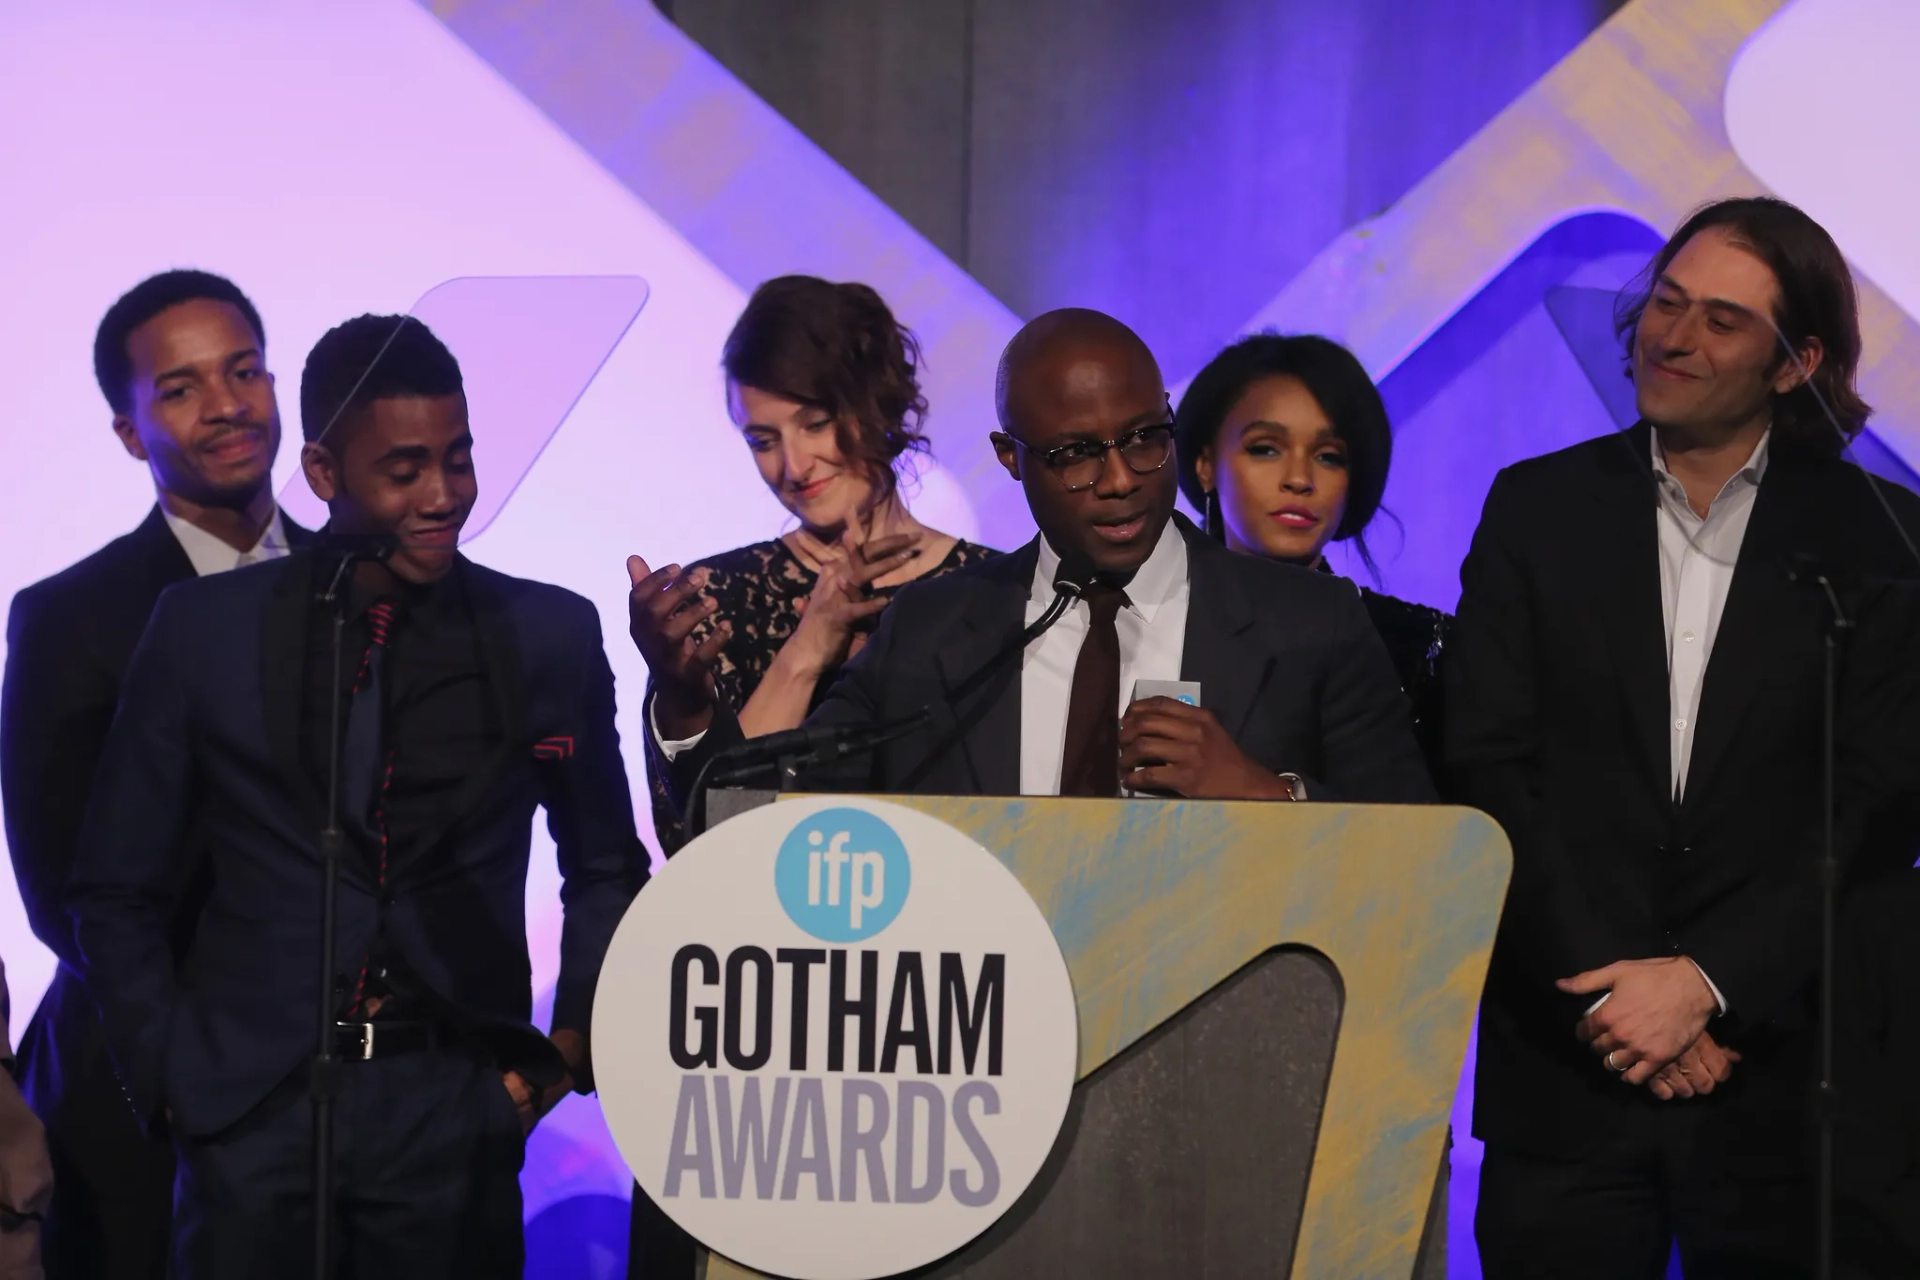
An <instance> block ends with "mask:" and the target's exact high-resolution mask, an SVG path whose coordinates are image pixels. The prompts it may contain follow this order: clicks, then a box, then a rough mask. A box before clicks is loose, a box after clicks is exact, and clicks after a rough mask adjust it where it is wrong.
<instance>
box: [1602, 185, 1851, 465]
mask: <svg viewBox="0 0 1920 1280" xmlns="http://www.w3.org/2000/svg"><path fill="white" fill-rule="evenodd" d="M1713 227H1719V228H1722V229H1723V230H1725V232H1726V233H1727V236H1728V238H1729V239H1731V240H1732V241H1733V243H1735V244H1737V245H1739V246H1740V247H1741V248H1743V249H1745V250H1747V251H1748V252H1749V253H1752V254H1753V255H1754V256H1755V257H1757V258H1759V259H1760V260H1761V261H1762V262H1764V263H1766V264H1767V268H1768V269H1769V270H1771V271H1772V272H1773V278H1774V279H1775V280H1776V281H1778V282H1779V285H1780V301H1779V304H1778V305H1777V306H1776V307H1775V308H1774V313H1773V316H1772V319H1773V323H1774V325H1775V327H1776V328H1777V329H1778V330H1779V335H1780V337H1781V338H1783V339H1785V341H1786V343H1787V344H1790V345H1791V347H1792V349H1793V351H1799V350H1802V349H1803V348H1804V347H1805V346H1806V343H1807V340H1808V339H1809V338H1818V339H1819V340H1820V345H1821V347H1822V349H1823V353H1822V357H1821V360H1820V367H1819V368H1817V369H1815V370H1814V371H1813V377H1812V378H1810V379H1808V380H1807V381H1805V382H1802V383H1801V384H1800V385H1799V386H1797V387H1795V388H1794V389H1793V390H1791V391H1789V392H1787V393H1786V394H1785V395H1783V396H1776V397H1775V399H1774V412H1773V422H1774V427H1775V429H1776V434H1777V435H1778V436H1779V437H1780V438H1782V439H1787V440H1793V441H1796V442H1798V443H1800V444H1803V445H1806V446H1808V447H1810V448H1813V449H1817V450H1819V451H1820V452H1823V453H1827V454H1838V453H1840V452H1841V451H1842V450H1843V449H1844V448H1845V447H1846V445H1847V444H1848V442H1850V441H1851V440H1852V439H1853V438H1854V437H1855V436H1857V435H1859V434H1860V430H1861V428H1862V427H1864V426H1866V425H1867V419H1868V417H1870V416H1871V415H1872V413H1873V407H1872V406H1871V405H1869V404H1868V403H1867V402H1866V401H1865V400H1863V399H1861V398H1860V393H1859V391H1857V390H1856V389H1855V388H1854V375H1855V374H1856V373H1857V372H1858V370H1859V367H1860V303H1859V299H1858V297H1857V295H1856V293H1855V290H1854V286H1853V273H1852V272H1851V271H1849V270H1848V269H1847V260H1846V258H1845V257H1844V256H1843V255H1842V254H1841V252H1840V246H1839V245H1837V244H1835V243H1834V242H1833V237H1832V236H1830V235H1828V234H1827V230H1826V228H1825V227H1822V226H1821V225H1820V224H1819V223H1817V222H1815V221H1814V220H1813V219H1812V218H1810V217H1808V216H1807V215H1806V213H1804V212H1803V211H1802V210H1801V209H1799V208H1798V207H1797V206H1795V205H1791V204H1788V203H1787V202H1786V201H1785V200H1779V199H1775V198H1774V197H1772V196H1737V197H1734V198H1731V199H1727V200H1715V201H1713V202H1712V203H1710V204H1704V205H1701V206H1700V207H1699V208H1698V209H1695V210H1694V211H1693V213H1692V214H1691V215H1689V216H1688V218H1687V220H1686V221H1685V222H1684V223H1682V224H1681V225H1680V229H1679V230H1678V231H1676V232H1674V233H1673V238H1672V239H1671V240H1668V241H1667V243H1666V244H1665V246H1663V247H1662V248H1661V250H1660V252H1659V253H1658V254H1656V255H1655V256H1654V259H1653V261H1652V262H1650V263H1648V264H1647V269H1646V270H1645V271H1643V272H1641V273H1640V275H1639V276H1638V277H1636V278H1635V280H1634V281H1633V283H1632V284H1631V285H1629V286H1628V287H1627V289H1626V290H1625V291H1624V292H1622V294H1621V295H1620V301H1619V305H1618V306H1617V307H1616V308H1615V311H1614V320H1613V322H1614V331H1615V332H1616V333H1617V334H1618V335H1619V338H1620V343H1621V346H1622V348H1623V349H1624V350H1625V352H1626V357H1627V368H1628V373H1629V376H1631V372H1632V367H1633V340H1634V333H1635V330H1637V329H1638V328H1639V326H1640V316H1641V313H1642V312H1644V311H1645V310H1646V309H1647V303H1648V302H1649V301H1650V300H1651V299H1652V297H1653V290H1654V287H1655V286H1656V285H1658V284H1659V283H1660V277H1661V276H1662V275H1664V274H1665V273H1666V270H1667V267H1668V266H1669V265H1670V264H1671V263H1672V262H1673V259H1674V257H1675V256H1676V255H1677V254H1678V253H1679V252H1680V250H1681V249H1683V248H1685V247H1686V244H1687V242H1688V241H1689V240H1691V239H1693V238H1694V237H1695V236H1697V235H1699V234H1700V233H1701V232H1702V231H1706V230H1709V229H1711V228H1713ZM1788 355H1789V352H1788V350H1787V349H1786V347H1784V346H1783V347H1782V348H1781V350H1780V351H1779V353H1778V358H1777V359H1776V360H1775V362H1774V367H1775V369H1776V370H1777V369H1778V368H1779V366H1780V365H1781V364H1783V363H1785V361H1786V360H1787V358H1788ZM1823 401H1824V402H1825V404H1826V409H1829V410H1832V412H1833V421H1832V422H1829V421H1828V420H1827V413H1826V411H1825V410H1823V409H1822V408H1821V404H1822V402H1823ZM1836 425H1837V426H1838V427H1839V436H1838V437H1837V438H1836V437H1835V435H1834V427H1835V426H1836Z"/></svg>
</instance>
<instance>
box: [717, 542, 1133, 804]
mask: <svg viewBox="0 0 1920 1280" xmlns="http://www.w3.org/2000/svg"><path fill="white" fill-rule="evenodd" d="M1094 574H1095V570H1094V567H1093V560H1092V558H1091V557H1089V556H1088V555H1087V554H1086V553H1085V552H1079V551H1076V552H1072V553H1069V554H1068V555H1065V556H1062V557H1061V559H1060V567H1059V568H1058V569H1057V570H1055V571H1054V575H1053V591H1054V595H1053V599H1052V600H1051V601H1050V602H1049V603H1048V605H1047V608H1046V611H1045V612H1043V613H1042V614H1041V615H1040V616H1039V617H1038V618H1036V619H1034V621H1033V622H1032V623H1030V624H1028V625H1027V626H1026V627H1024V628H1023V629H1022V630H1021V631H1020V633H1019V634H1018V635H1016V636H1014V638H1013V639H1012V641H1010V642H1009V643H1008V644H1007V645H1005V646H1004V647H1002V648H1001V649H1000V651H999V652H998V653H995V654H994V655H993V657H992V658H990V659H988V661H987V662H986V663H985V665H983V666H981V667H980V669H979V670H977V671H975V672H973V674H971V675H969V676H968V677H967V678H966V679H965V680H962V681H961V682H960V683H959V684H958V685H956V686H955V687H954V690H953V692H952V694H950V695H949V696H948V699H947V701H948V702H949V703H950V704H951V705H953V706H954V707H955V708H956V710H957V709H958V707H959V705H960V704H961V703H962V702H965V701H966V700H967V699H968V698H969V697H971V696H972V695H973V694H974V693H976V692H978V691H979V689H980V688H981V686H983V685H985V684H986V683H987V681H989V680H991V679H992V678H993V677H994V676H995V675H996V674H998V673H999V672H1000V671H1001V670H1002V669H1004V668H1005V667H1006V665H1007V664H1008V663H1009V662H1011V661H1013V659H1015V658H1017V657H1019V656H1020V655H1021V654H1022V653H1025V652H1026V649H1027V646H1028V645H1030V644H1032V643H1033V642H1034V641H1035V640H1037V639H1038V638H1039V637H1040V636H1041V635H1042V634H1043V633H1044V632H1045V631H1046V630H1047V629H1048V628H1050V627H1052V626H1053V625H1054V624H1055V623H1056V622H1058V621H1060V619H1061V618H1062V617H1064V616H1065V615H1066V612H1067V610H1068V609H1069V608H1071V607H1072V606H1073V602H1074V601H1075V600H1078V599H1079V598H1080V597H1081V596H1083V595H1085V594H1086V590H1087V587H1088V586H1089V585H1090V584H1091V583H1092V582H1093V579H1094ZM932 718H933V709H932V708H931V707H922V708H920V709H919V710H918V711H915V712H913V713H911V714H909V715H905V716H901V717H898V718H897V719H893V720H882V721H878V722H875V723H869V724H840V725H817V726H814V727H812V728H808V727H805V726H802V727H801V728H798V729H785V730H782V731H781V732H779V733H769V734H765V735H763V736H761V737H758V738H749V739H747V740H746V741H744V742H738V743H735V744H734V745H733V746H731V747H728V748H727V749H726V750H725V751H722V752H720V753H718V754H717V755H715V756H714V757H713V758H712V759H711V760H709V761H707V763H706V764H705V765H704V766H702V768H701V770H700V776H699V777H697V778H696V779H694V784H693V787H692V790H691V793H690V794H689V796H688V798H687V806H686V813H687V816H688V818H689V820H690V823H697V824H698V825H697V826H695V834H698V833H699V832H700V831H702V830H704V829H705V826H706V824H705V822H704V821H701V819H703V818H704V817H705V815H704V813H703V812H702V810H701V807H700V800H701V798H702V797H703V796H704V795H705V793H706V791H707V789H708V788H709V787H713V786H719V785H723V784H725V783H730V782H741V781H745V780H747V779H749V778H752V777H755V776H757V775H761V774H764V773H765V772H766V771H767V770H768V769H769V768H770V767H774V766H778V765H779V764H780V762H781V761H789V762H791V764H792V766H793V768H794V770H795V772H798V770H799V769H800V768H802V767H809V766H812V765H816V764H820V763H822V762H823V761H828V760H838V759H841V758H843V757H846V756H849V755H853V754H855V753H856V752H862V751H871V750H873V749H874V748H875V747H879V746H883V745H885V744H886V743H888V742H892V741H893V740H894V739H896V738H901V737H904V736H906V735H907V734H909V733H911V732H913V731H914V730H915V729H918V728H920V727H921V726H922V725H924V724H926V723H927V721H929V720H931V719H932ZM966 727H967V726H966V722H965V721H963V720H956V723H955V725H954V731H953V732H952V733H949V734H948V735H946V736H945V737H943V738H941V740H940V741H939V742H937V743H935V744H934V746H933V748H932V750H930V751H928V752H927V754H926V755H925V756H924V757H923V758H922V759H921V762H920V764H919V766H917V767H916V769H915V770H914V774H913V775H909V778H908V782H907V785H908V786H909V787H910V786H912V785H913V781H914V778H915V777H917V775H918V774H919V773H920V772H921V771H923V770H924V769H925V768H926V767H927V765H928V764H930V763H931V762H933V761H934V760H937V759H939V758H940V757H941V756H942V755H944V754H945V753H946V752H947V751H948V750H949V749H950V748H951V747H952V746H953V744H954V743H955V742H957V741H958V740H959V736H960V734H962V733H964V732H965V731H966ZM696 815H697V816H696Z"/></svg>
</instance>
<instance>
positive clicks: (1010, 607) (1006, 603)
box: [927, 538, 1040, 796]
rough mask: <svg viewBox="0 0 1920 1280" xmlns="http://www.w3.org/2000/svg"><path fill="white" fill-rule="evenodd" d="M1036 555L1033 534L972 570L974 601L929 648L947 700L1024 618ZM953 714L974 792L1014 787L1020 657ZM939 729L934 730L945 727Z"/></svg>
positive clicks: (932, 774) (998, 792)
mask: <svg viewBox="0 0 1920 1280" xmlns="http://www.w3.org/2000/svg"><path fill="white" fill-rule="evenodd" d="M1039 560H1040V541H1039V539H1038V538H1035V539H1034V540H1033V541H1032V542H1029V543H1028V544H1027V545H1026V546H1024V547H1022V548H1020V549H1019V550H1018V551H1012V552H1009V553H1008V554H1006V555H1004V556H1000V557H998V558H996V559H994V560H991V561H989V562H988V563H987V564H986V565H984V566H982V568H981V570H980V573H979V583H980V586H981V588H982V590H981V591H980V592H979V597H980V599H979V601H978V602H977V603H976V604H974V605H973V606H972V607H969V608H968V609H966V611H965V612H963V613H962V614H961V616H960V618H959V619H958V622H959V625H958V626H956V627H954V629H953V633H952V637H951V639H950V640H949V641H948V643H946V644H945V645H943V646H942V647H941V648H939V649H937V650H935V652H934V655H933V662H934V667H935V669H936V670H937V671H938V672H939V673H940V683H941V686H942V687H943V689H944V690H945V692H946V694H947V697H948V699H949V705H952V704H951V699H952V697H953V694H954V692H955V690H956V689H957V688H958V687H959V686H960V685H962V684H964V683H965V682H966V681H967V679H968V678H969V677H971V676H972V675H973V673H974V672H976V671H979V670H980V669H981V668H982V667H984V666H986V664H987V663H989V662H992V661H993V659H994V655H995V654H997V653H999V652H1000V650H1001V648H1002V647H1003V646H1004V645H1006V644H1007V643H1009V642H1010V641H1011V640H1012V639H1013V638H1014V637H1015V636H1016V635H1018V634H1019V632H1020V628H1021V626H1022V625H1024V622H1025V619H1026V602H1027V597H1028V595H1029V594H1030V593H1031V591H1032V587H1033V572H1034V567H1035V565H1037V564H1038V563H1039ZM953 710H954V713H955V714H956V715H957V716H959V717H960V722H961V724H963V725H964V726H965V728H964V730H963V731H962V732H961V736H960V744H959V750H960V754H961V759H962V761H963V762H964V764H965V767H966V770H967V773H968V775H969V778H970V780H971V782H972V784H973V786H974V788H975V789H976V791H977V792H978V793H979V794H980V795H988V796H1013V795H1019V794H1020V661H1019V659H1015V660H1013V661H1011V662H1009V663H1008V664H1007V668H1006V670H1004V671H1003V672H1001V673H1000V674H999V675H997V676H995V677H994V678H993V679H992V680H991V681H989V682H988V684H987V687H986V688H984V689H982V690H980V691H979V692H977V693H974V694H973V695H971V696H970V697H969V698H968V699H967V701H966V705H965V706H956V707H954V708H953ZM951 732H952V730H951V729H943V730H942V731H941V734H942V736H943V737H944V736H945V734H947V733H951ZM930 763H932V764H933V765H934V767H933V768H931V769H929V770H928V771H927V774H928V778H929V779H933V778H937V777H938V776H939V771H938V762H937V761H935V762H930Z"/></svg>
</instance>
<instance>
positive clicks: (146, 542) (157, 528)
mask: <svg viewBox="0 0 1920 1280" xmlns="http://www.w3.org/2000/svg"><path fill="white" fill-rule="evenodd" d="M134 537H135V538H137V539H139V541H140V544H141V545H142V546H143V547H145V548H146V549H147V555H148V564H149V566H150V567H151V568H150V571H151V573H152V575H153V580H154V581H155V582H156V583H159V584H160V585H161V586H162V587H163V588H164V587H170V586H172V585H173V584H174V583H176V582H185V581H186V580H187V579H188V578H191V577H193V576H194V572H193V561H192V560H191V559H189V558H188V556H187V549H186V548H185V547H183V546H181V545H180V539H178V538H176V537H174V536H173V529H172V528H171V527H170V526H169V525H168V524H167V516H166V513H165V512H164V511H162V510H161V509H160V504H159V503H155V504H154V506H153V510H151V511H149V512H148V513H147V518H146V519H145V520H142V521H141V522H140V526H139V528H137V529H135V530H134Z"/></svg>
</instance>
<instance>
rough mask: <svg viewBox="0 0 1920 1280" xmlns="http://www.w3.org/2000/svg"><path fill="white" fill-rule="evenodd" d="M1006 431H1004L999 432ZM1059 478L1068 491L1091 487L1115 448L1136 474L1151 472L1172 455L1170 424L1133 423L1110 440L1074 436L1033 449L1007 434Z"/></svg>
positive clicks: (1141, 474) (1150, 473)
mask: <svg viewBox="0 0 1920 1280" xmlns="http://www.w3.org/2000/svg"><path fill="white" fill-rule="evenodd" d="M1000 434H1005V433H1000ZM1006 438H1007V439H1008V440H1011V441H1012V442H1013V443H1014V444H1017V445H1019V446H1020V447H1021V448H1022V449H1024V450H1026V452H1027V453H1028V454H1029V455H1030V456H1032V457H1034V458H1038V459H1039V460H1040V462H1041V463H1042V464H1043V465H1044V466H1045V467H1046V468H1047V470H1049V471H1051V472H1053V474H1054V475H1056V476H1058V477H1059V478H1060V484H1061V486H1062V487H1063V488H1065V489H1066V491H1067V492H1068V493H1076V492H1078V491H1080V490H1082V489H1091V488H1093V486H1094V485H1096V484H1098V483H1099V482H1100V471H1101V469H1102V468H1103V467H1105V466H1106V465H1107V450H1109V449H1118V450H1119V451H1120V461H1122V462H1124V463H1126V464H1127V470H1129V471H1131V472H1133V474H1135V475H1137V476H1146V475H1152V474H1153V473H1154V472H1156V471H1158V470H1159V469H1160V468H1162V467H1164V466H1166V465H1167V459H1168V458H1171V457H1172V456H1173V424H1172V423H1171V422H1158V423H1155V424H1154V425H1152V426H1150V427H1135V428H1134V429H1133V430H1132V431H1128V432H1124V433H1122V434H1121V435H1119V436H1117V437H1115V438H1114V439H1112V440H1075V441H1074V442H1073V443H1071V444H1063V445H1057V446H1055V447H1054V448H1052V449H1036V448H1034V447H1033V446H1032V445H1030V444H1028V443H1027V442H1026V441H1024V440H1019V439H1015V438H1014V437H1013V436H1011V435H1008V436H1007V437H1006Z"/></svg>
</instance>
